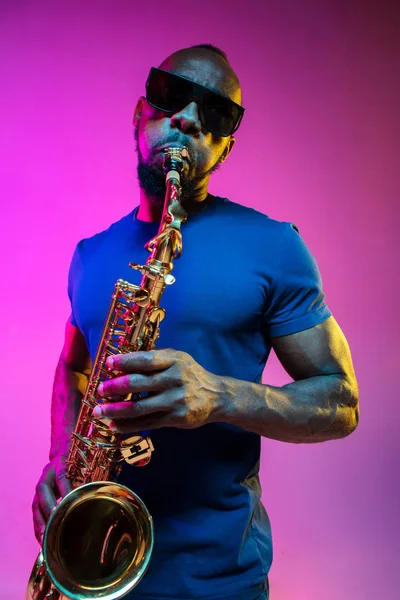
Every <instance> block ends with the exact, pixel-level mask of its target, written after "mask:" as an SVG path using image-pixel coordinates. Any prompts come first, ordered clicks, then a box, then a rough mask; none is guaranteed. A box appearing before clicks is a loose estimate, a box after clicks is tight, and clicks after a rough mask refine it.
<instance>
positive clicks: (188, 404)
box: [93, 349, 224, 433]
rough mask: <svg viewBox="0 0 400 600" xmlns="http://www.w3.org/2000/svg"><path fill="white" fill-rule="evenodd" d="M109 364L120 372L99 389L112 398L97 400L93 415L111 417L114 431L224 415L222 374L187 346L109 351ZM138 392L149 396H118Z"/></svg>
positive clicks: (188, 425) (186, 424)
mask: <svg viewBox="0 0 400 600" xmlns="http://www.w3.org/2000/svg"><path fill="white" fill-rule="evenodd" d="M106 364H107V366H108V367H109V368H110V369H112V370H113V371H117V372H118V375H117V376H116V377H114V378H112V379H109V380H107V381H105V382H104V383H103V384H101V385H100V386H99V388H98V392H99V394H100V395H101V396H103V397H104V398H109V399H110V400H111V402H106V403H104V404H100V405H98V406H97V407H96V408H95V409H94V410H93V416H94V417H96V418H107V422H108V420H109V419H111V421H110V422H109V423H108V424H109V426H110V427H111V429H113V430H115V431H118V432H121V433H132V432H138V431H142V430H144V429H158V428H160V427H177V428H180V429H194V428H196V427H200V426H201V425H205V424H206V423H212V422H216V421H222V420H223V419H222V418H221V414H222V413H223V404H224V398H223V396H224V394H223V383H222V378H220V377H218V376H217V375H213V374H212V373H209V372H208V371H206V370H205V369H203V367H202V366H201V365H199V364H198V363H197V362H196V361H195V360H194V359H193V358H192V357H191V356H190V355H189V354H187V353H186V352H179V351H177V350H172V349H167V350H151V351H148V352H132V353H129V354H119V355H116V356H113V357H109V358H108V359H107V363H106ZM140 392H148V393H149V396H147V397H144V398H141V399H139V400H132V401H122V402H121V401H118V400H119V399H120V398H121V397H124V396H126V395H128V394H131V393H132V394H138V393H140Z"/></svg>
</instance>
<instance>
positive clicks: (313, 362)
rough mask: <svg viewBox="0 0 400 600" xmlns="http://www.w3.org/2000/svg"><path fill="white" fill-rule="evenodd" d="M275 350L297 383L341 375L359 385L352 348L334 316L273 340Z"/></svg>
mask: <svg viewBox="0 0 400 600" xmlns="http://www.w3.org/2000/svg"><path fill="white" fill-rule="evenodd" d="M272 347H273V349H274V351H275V353H276V355H277V357H278V359H279V361H280V362H281V364H282V366H283V367H284V369H285V370H286V372H287V373H288V374H289V375H290V376H291V377H292V378H293V379H294V380H295V381H297V380H299V379H306V378H309V377H315V376H318V375H339V376H343V377H345V378H346V379H347V380H348V381H349V382H350V383H351V384H354V385H357V384H356V377H355V374H354V368H353V362H352V358H351V353H350V349H349V345H348V343H347V340H346V338H345V336H344V334H343V332H342V330H341V329H340V327H339V325H338V323H337V322H336V320H335V319H334V318H333V317H329V318H328V319H327V320H326V321H324V322H323V323H320V324H319V325H315V326H314V327H311V328H310V329H306V330H304V331H299V332H298V333H294V334H291V335H285V336H282V337H276V338H273V339H272Z"/></svg>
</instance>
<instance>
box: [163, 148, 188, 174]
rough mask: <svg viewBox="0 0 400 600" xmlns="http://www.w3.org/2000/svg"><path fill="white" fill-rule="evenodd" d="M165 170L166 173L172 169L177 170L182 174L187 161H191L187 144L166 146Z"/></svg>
mask: <svg viewBox="0 0 400 600" xmlns="http://www.w3.org/2000/svg"><path fill="white" fill-rule="evenodd" d="M163 152H164V161H163V170H164V175H167V174H168V173H169V172H170V171H177V172H178V173H179V175H181V174H182V171H183V169H184V166H185V163H189V162H190V155H189V150H188V149H187V148H186V147H185V146H171V147H169V148H164V150H163Z"/></svg>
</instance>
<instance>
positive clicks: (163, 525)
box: [69, 197, 331, 600]
mask: <svg viewBox="0 0 400 600" xmlns="http://www.w3.org/2000/svg"><path fill="white" fill-rule="evenodd" d="M136 213H137V209H135V210H134V211H132V212H131V213H130V214H128V215H127V216H125V217H123V218H122V219H121V220H119V221H118V222H117V223H114V224H113V225H111V226H110V227H109V228H108V229H107V230H106V231H103V232H102V233H99V234H97V235H94V236H93V237H91V238H88V239H85V240H82V241H81V242H79V244H78V245H77V248H76V250H75V253H74V256H73V259H72V264H71V268H70V274H69V295H70V299H71V306H72V323H73V324H74V325H76V326H77V327H79V329H80V330H81V331H82V332H83V334H84V336H85V339H86V342H87V345H88V348H89V351H90V354H91V356H92V360H93V359H94V356H95V353H96V349H97V345H98V343H99V340H100V336H101V332H102V329H103V326H104V323H105V319H106V316H107V311H108V307H109V304H110V299H111V294H112V291H113V288H114V284H115V282H116V280H117V279H118V278H122V279H125V280H128V281H130V282H132V283H139V282H140V278H141V275H140V274H139V273H137V272H134V271H132V270H131V269H130V268H129V266H128V263H129V262H130V261H134V262H136V263H140V262H141V263H142V264H143V263H144V262H146V260H147V258H148V251H147V250H145V248H144V245H145V243H146V242H147V241H148V240H149V239H150V238H152V237H153V236H154V235H155V234H156V233H157V231H158V227H159V225H158V223H147V222H143V221H139V220H138V219H137V218H136ZM182 235H183V251H182V256H181V257H180V258H179V260H176V261H175V262H174V269H173V274H174V276H175V277H176V282H175V284H174V285H172V286H168V287H167V288H166V290H165V292H164V294H163V297H162V302H161V304H162V306H163V308H165V310H166V317H165V320H164V321H163V322H162V323H161V333H160V338H159V340H158V342H157V348H175V349H176V350H182V351H185V352H188V353H189V354H190V355H191V356H193V358H194V359H195V360H196V361H197V362H198V363H200V364H201V365H202V366H203V367H204V368H205V369H207V370H208V371H210V372H212V373H214V374H216V375H221V376H230V377H235V378H237V379H242V380H246V381H251V382H257V383H258V382H260V381H261V376H262V373H263V370H264V367H265V364H266V361H267V359H268V355H269V353H270V349H271V346H270V345H271V338H272V337H278V336H283V335H288V334H291V333H295V332H298V331H301V330H304V329H308V328H310V327H313V326H314V325H316V324H318V323H321V322H322V321H324V320H326V319H327V318H328V317H329V316H330V314H331V313H330V312H329V309H328V308H327V306H326V305H325V302H324V295H323V293H322V289H321V279H320V275H319V272H318V268H317V265H316V263H315V260H314V258H313V257H312V255H311V254H310V252H309V250H308V249H307V247H306V245H305V243H304V242H303V240H302V238H301V237H300V235H299V233H298V231H297V229H296V228H295V227H294V226H293V225H291V224H290V223H281V222H278V221H275V220H273V219H270V218H268V217H267V216H265V215H263V214H261V213H259V212H257V211H255V210H253V209H250V208H246V207H243V206H241V205H239V204H236V203H234V202H231V201H229V200H227V199H223V198H218V197H215V198H213V199H212V202H210V204H209V205H208V206H207V207H206V208H205V209H204V210H203V211H202V212H199V213H196V214H192V215H190V216H189V218H188V220H187V221H186V222H185V223H184V224H183V226H182ZM151 438H152V441H153V443H154V447H155V451H154V453H153V456H152V460H151V462H150V464H149V465H148V466H146V467H143V468H135V467H130V466H128V465H125V466H124V468H123V472H122V473H121V475H120V477H119V479H118V481H119V482H120V483H123V484H124V485H127V486H128V487H130V488H132V489H133V491H134V492H135V493H137V494H138V495H139V496H140V497H141V498H142V500H143V501H144V502H145V504H146V506H147V508H148V509H149V511H150V513H151V514H152V516H153V519H154V527H155V544H154V552H153V556H152V559H151V561H150V566H149V569H148V571H147V573H146V575H145V576H144V578H143V579H142V581H141V582H140V583H139V584H138V585H137V586H136V588H135V589H134V590H133V591H132V592H131V594H128V596H127V598H130V599H135V600H139V599H140V600H167V599H172V598H176V599H180V600H189V599H196V600H197V599H207V600H211V599H212V600H217V599H218V600H228V599H229V600H254V599H255V598H257V597H258V596H259V595H260V594H262V593H263V592H264V586H266V581H267V575H268V572H269V569H270V566H271V562H272V540H271V529H270V524H269V519H268V516H267V514H266V512H265V510H264V507H263V506H262V504H261V503H260V496H261V488H260V482H259V476H258V471H259V460H260V436H259V435H257V434H255V433H249V432H247V431H244V430H241V429H239V428H236V427H233V426H231V425H228V424H225V423H216V424H210V425H205V426H203V427H200V428H198V429H194V430H180V429H175V428H162V429H157V430H154V431H152V432H151ZM265 597H266V596H265Z"/></svg>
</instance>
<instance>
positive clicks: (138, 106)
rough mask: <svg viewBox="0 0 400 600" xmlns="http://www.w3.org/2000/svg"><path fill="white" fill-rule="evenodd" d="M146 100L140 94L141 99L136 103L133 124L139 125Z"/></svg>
mask: <svg viewBox="0 0 400 600" xmlns="http://www.w3.org/2000/svg"><path fill="white" fill-rule="evenodd" d="M145 101H146V99H145V97H144V96H140V98H139V100H138V101H137V103H136V106H135V110H134V111H133V121H132V125H137V123H138V121H139V119H140V117H141V114H142V109H143V104H144V102H145Z"/></svg>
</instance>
